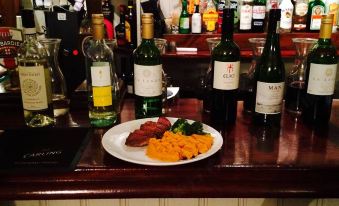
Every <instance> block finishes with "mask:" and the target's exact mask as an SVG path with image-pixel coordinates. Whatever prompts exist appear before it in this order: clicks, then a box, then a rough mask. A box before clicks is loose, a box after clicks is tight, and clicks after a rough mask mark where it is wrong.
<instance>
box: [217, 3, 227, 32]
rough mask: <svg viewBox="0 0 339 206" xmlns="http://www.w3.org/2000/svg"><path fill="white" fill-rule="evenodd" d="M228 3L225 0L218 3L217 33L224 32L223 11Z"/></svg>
mask: <svg viewBox="0 0 339 206" xmlns="http://www.w3.org/2000/svg"><path fill="white" fill-rule="evenodd" d="M225 4H226V1H225V0H220V1H219V3H218V22H217V24H218V28H217V33H218V34H221V32H222V16H223V15H222V14H223V11H224V8H225V6H226V5H225Z"/></svg>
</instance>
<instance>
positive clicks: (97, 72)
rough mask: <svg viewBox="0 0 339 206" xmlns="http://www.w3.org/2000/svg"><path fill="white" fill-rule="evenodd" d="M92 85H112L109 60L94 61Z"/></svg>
mask: <svg viewBox="0 0 339 206" xmlns="http://www.w3.org/2000/svg"><path fill="white" fill-rule="evenodd" d="M91 78H92V86H96V87H102V86H111V85H112V84H111V82H112V81H111V68H110V66H109V63H108V62H93V66H91Z"/></svg>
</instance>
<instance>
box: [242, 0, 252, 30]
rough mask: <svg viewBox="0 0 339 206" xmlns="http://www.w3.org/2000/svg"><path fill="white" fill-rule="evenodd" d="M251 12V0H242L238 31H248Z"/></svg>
mask: <svg viewBox="0 0 339 206" xmlns="http://www.w3.org/2000/svg"><path fill="white" fill-rule="evenodd" d="M252 12H253V0H242V1H241V5H240V23H239V32H250V31H251V22H252Z"/></svg>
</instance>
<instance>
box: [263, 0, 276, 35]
mask: <svg viewBox="0 0 339 206" xmlns="http://www.w3.org/2000/svg"><path fill="white" fill-rule="evenodd" d="M277 8H279V0H266V15H265V29H264V30H265V31H267V29H268V23H269V19H268V16H269V13H270V10H271V9H277Z"/></svg>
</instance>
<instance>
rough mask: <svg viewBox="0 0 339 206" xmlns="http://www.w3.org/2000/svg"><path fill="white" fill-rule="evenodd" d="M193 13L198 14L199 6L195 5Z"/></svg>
mask: <svg viewBox="0 0 339 206" xmlns="http://www.w3.org/2000/svg"><path fill="white" fill-rule="evenodd" d="M194 13H199V4H197V5H195V8H194Z"/></svg>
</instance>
